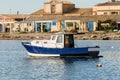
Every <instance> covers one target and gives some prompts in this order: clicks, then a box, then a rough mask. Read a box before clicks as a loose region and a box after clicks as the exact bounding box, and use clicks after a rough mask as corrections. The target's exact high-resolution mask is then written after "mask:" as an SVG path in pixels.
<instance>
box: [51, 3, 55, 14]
mask: <svg viewBox="0 0 120 80" xmlns="http://www.w3.org/2000/svg"><path fill="white" fill-rule="evenodd" d="M51 12H52V13H53V14H54V13H55V5H52V6H51Z"/></svg>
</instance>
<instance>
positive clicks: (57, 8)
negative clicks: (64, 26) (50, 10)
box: [55, 3, 63, 14]
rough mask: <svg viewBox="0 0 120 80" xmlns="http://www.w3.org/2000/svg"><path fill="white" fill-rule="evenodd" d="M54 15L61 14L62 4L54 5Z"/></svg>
mask: <svg viewBox="0 0 120 80" xmlns="http://www.w3.org/2000/svg"><path fill="white" fill-rule="evenodd" d="M55 14H63V5H62V3H57V4H56V5H55Z"/></svg>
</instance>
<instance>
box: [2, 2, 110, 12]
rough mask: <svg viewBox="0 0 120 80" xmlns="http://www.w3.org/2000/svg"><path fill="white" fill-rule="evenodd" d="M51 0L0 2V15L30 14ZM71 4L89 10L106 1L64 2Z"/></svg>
mask: <svg viewBox="0 0 120 80" xmlns="http://www.w3.org/2000/svg"><path fill="white" fill-rule="evenodd" d="M49 1H51V0H0V14H16V13H17V11H19V14H31V13H33V12H35V11H37V10H39V9H42V8H43V7H44V2H49ZM64 1H70V2H73V3H74V4H75V5H76V8H91V7H92V6H94V5H95V4H98V3H104V2H107V1H108V0H64Z"/></svg>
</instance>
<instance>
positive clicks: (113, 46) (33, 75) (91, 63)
mask: <svg viewBox="0 0 120 80" xmlns="http://www.w3.org/2000/svg"><path fill="white" fill-rule="evenodd" d="M21 42H22V41H20V40H0V80H120V41H119V40H118V41H115V40H108V41H102V40H101V41H100V40H95V41H94V40H77V41H76V42H75V44H76V45H77V46H96V45H99V46H100V55H102V56H103V57H102V58H96V59H90V58H89V59H87V58H75V57H71V58H70V57H69V58H60V57H39V58H34V57H29V56H28V55H27V52H26V50H25V49H24V48H23V46H22V45H21ZM98 63H99V64H102V67H96V65H97V64H98Z"/></svg>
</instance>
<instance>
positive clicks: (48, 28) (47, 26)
mask: <svg viewBox="0 0 120 80" xmlns="http://www.w3.org/2000/svg"><path fill="white" fill-rule="evenodd" d="M50 27H51V23H49V22H48V23H46V29H47V31H50Z"/></svg>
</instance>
